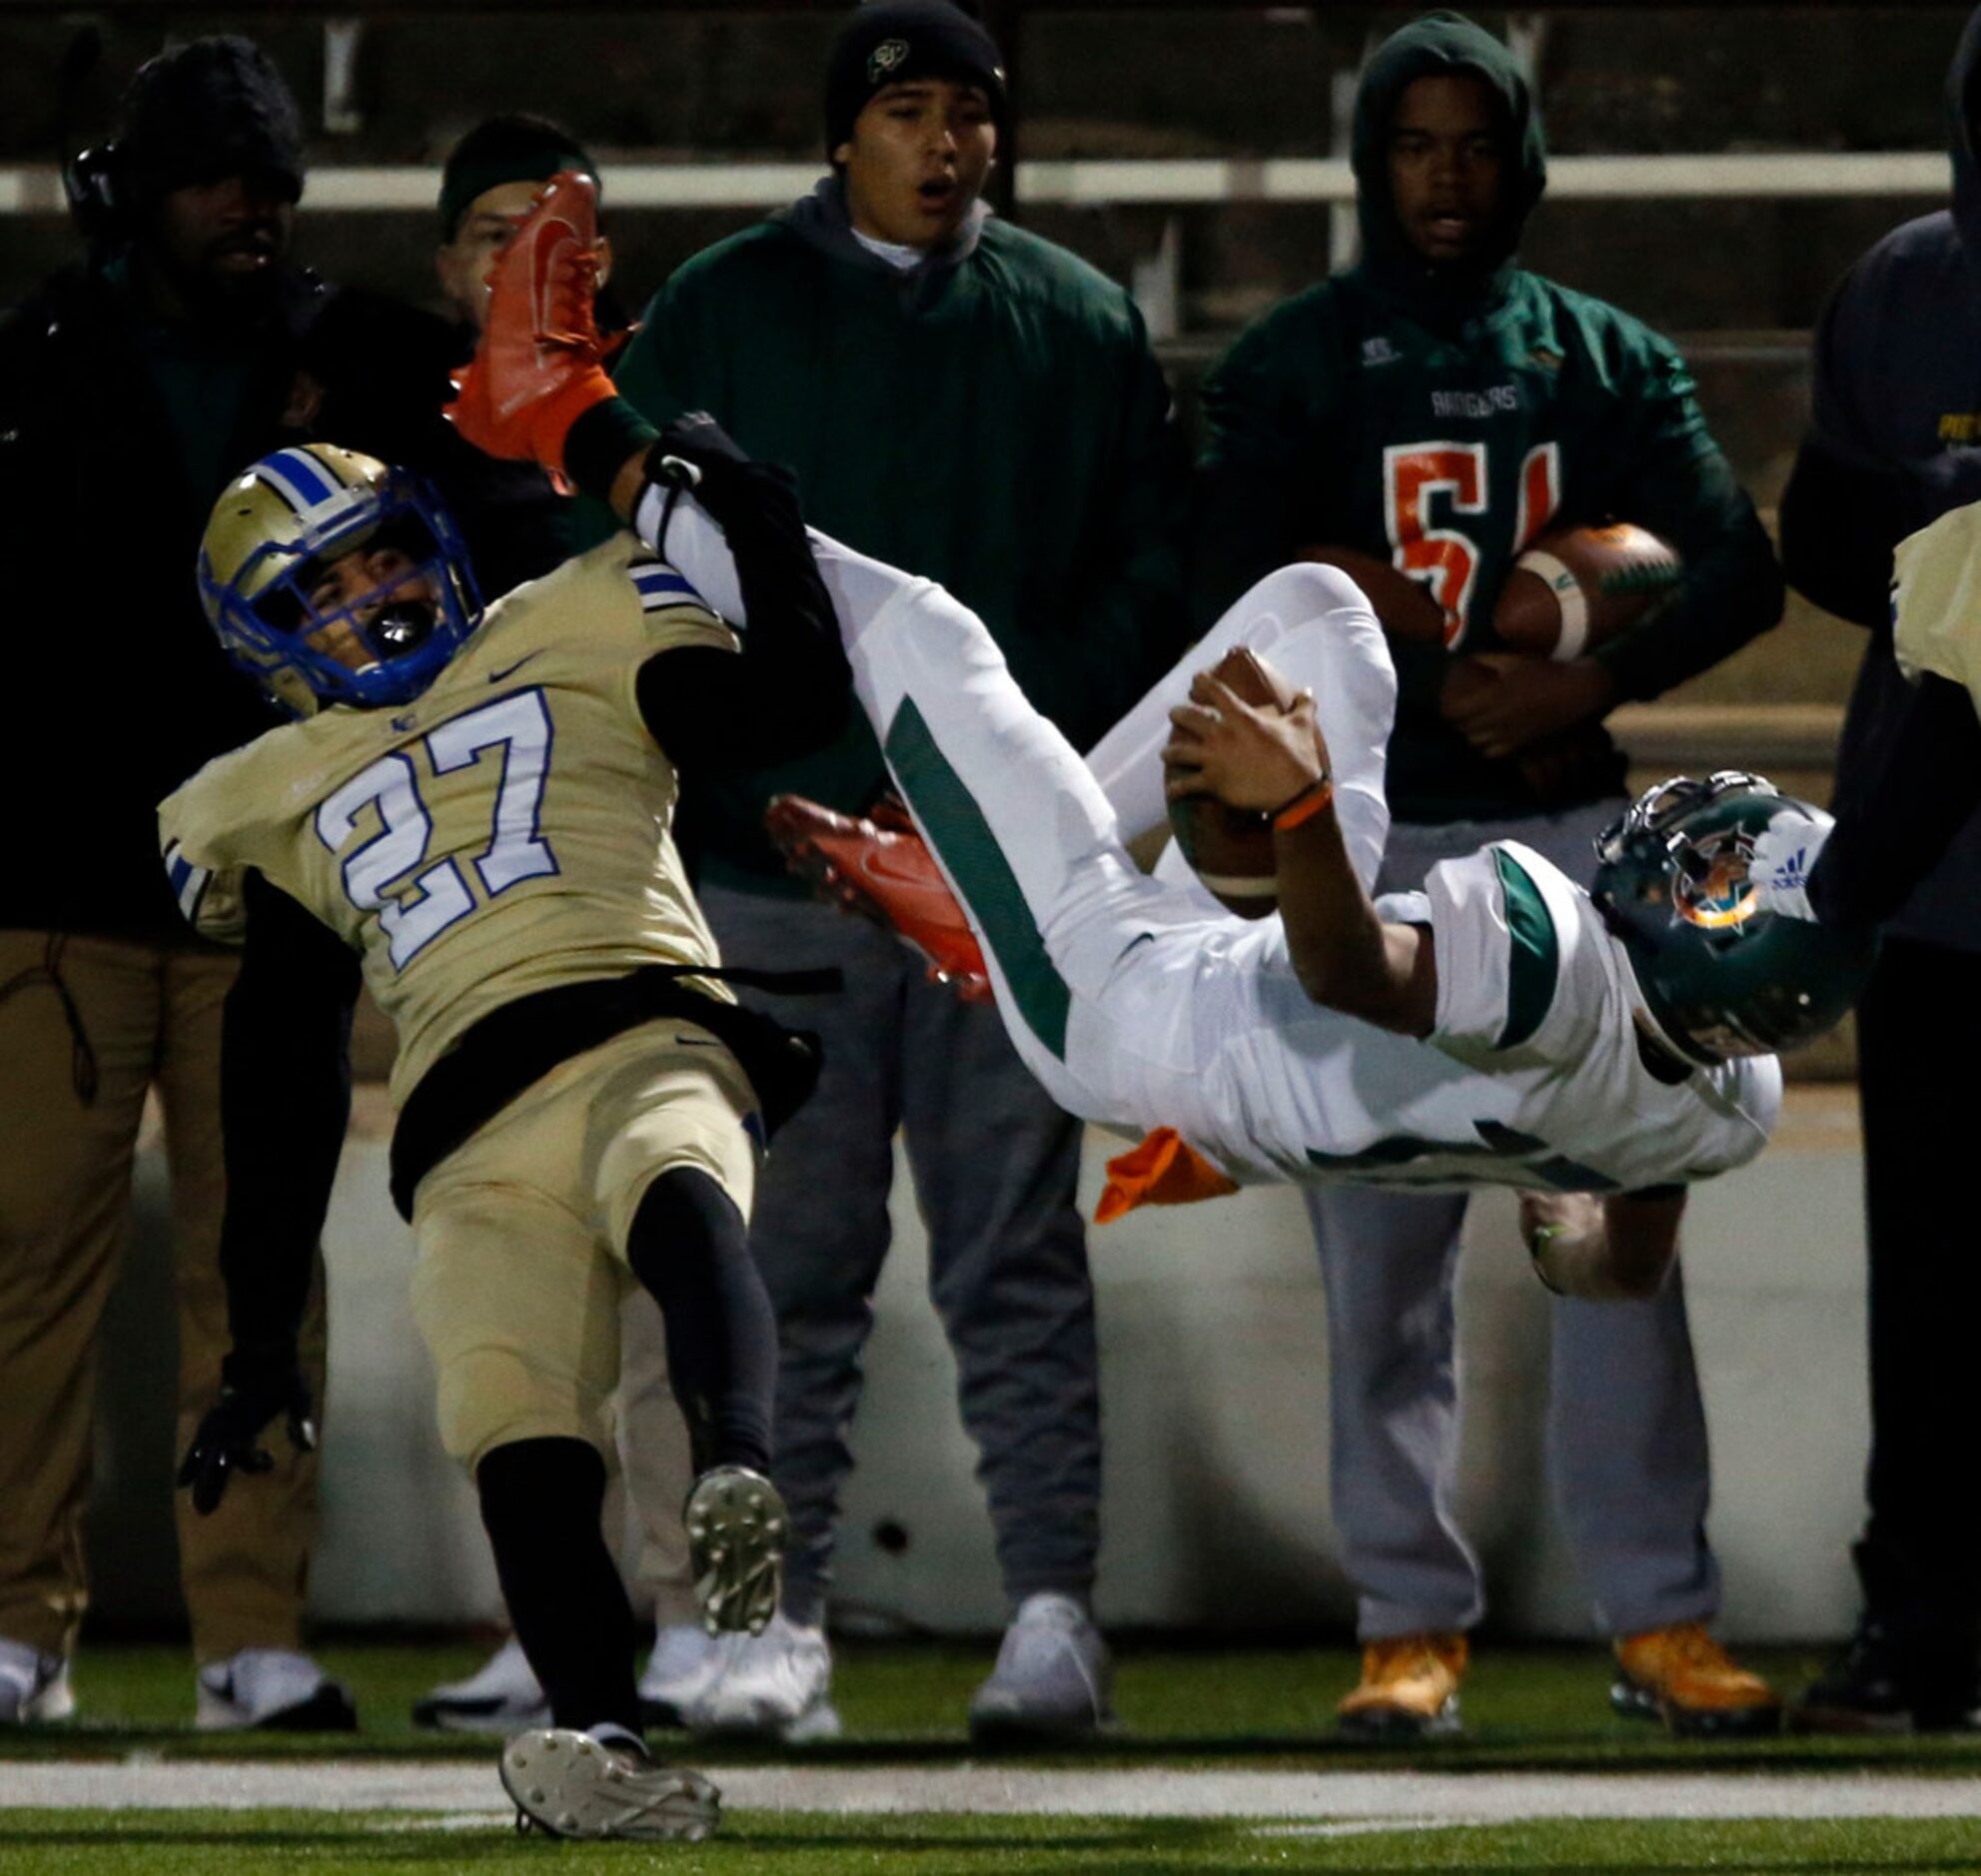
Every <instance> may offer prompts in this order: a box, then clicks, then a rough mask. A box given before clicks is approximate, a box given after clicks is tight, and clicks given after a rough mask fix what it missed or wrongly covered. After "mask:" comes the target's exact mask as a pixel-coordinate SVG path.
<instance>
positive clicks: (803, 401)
mask: <svg viewBox="0 0 1981 1876" xmlns="http://www.w3.org/2000/svg"><path fill="white" fill-rule="evenodd" d="M617 382H618V386H619V390H620V391H621V393H622V394H623V395H624V396H625V397H626V398H627V399H629V400H630V401H631V402H632V403H633V404H634V405H635V406H637V407H638V408H639V409H640V410H641V411H642V412H643V413H644V414H645V415H646V416H647V417H648V418H649V419H651V420H652V421H654V422H656V423H660V422H664V421H665V420H666V419H668V418H670V417H673V416H675V415H677V414H678V413H680V412H682V411H688V410H705V411H708V412H709V413H711V414H712V415H713V416H714V417H715V418H716V419H717V420H718V421H719V422H720V423H721V424H722V425H723V426H724V427H725V428H726V429H727V430H728V431H729V432H730V433H731V435H733V436H734V437H735V439H736V441H737V442H738V443H739V444H741V445H742V447H743V448H744V449H746V450H748V451H749V452H750V453H751V454H752V455H754V456H757V457H761V458H764V459H767V460H769V461H771V462H776V463H781V464H783V465H785V466H786V467H787V468H789V469H794V470H795V471H796V472H797V475H798V479H799V482H800V485H801V488H802V491H803V496H804V503H805V513H806V517H807V518H808V519H809V520H811V521H812V522H813V523H814V524H815V525H816V526H818V527H819V528H820V529H822V530H823V531H824V532H826V533H828V534H831V535H833V536H835V537H836V538H839V539H842V540H844V541H846V542H847V543H848V544H849V545H851V546H854V547H857V548H859V549H860V550H861V551H862V552H864V553H870V554H872V555H874V556H875V557H876V558H878V559H882V560H886V561H888V562H890V563H892V564H894V565H896V566H900V567H904V568H906V569H908V570H909V571H911V572H915V573H920V574H924V575H926V576H928V577H930V578H933V579H937V580H940V581H941V582H942V584H943V585H945V586H947V587H948V588H949V589H950V590H951V591H952V592H954V593H955V594H956V595H957V597H958V598H960V599H962V600H963V601H964V602H965V603H966V604H968V605H969V606H970V607H972V608H973V609H974V610H975V611H976V612H977V613H978V614H980V615H981V616H982V618H983V619H984V621H985V623H986V624H987V625H988V626H989V627H990V629H991V632H992V634H993V635H994V636H995V637H996V639H997V641H998V643H999V644H1000V645H1001V646H1002V648H1003V650H1004V653H1005V656H1006V657H1007V659H1008V660H1009V661H1010V665H1011V669H1012V674H1013V675H1014V676H1015V677H1016V678H1017V680H1018V682H1019V684H1020V685H1021V686H1022V687H1023V688H1024V690H1025V693H1026V695H1027V696H1028V697H1029V698H1030V699H1031V700H1032V702H1033V703H1035V704H1036V705H1037V706H1038V707H1039V708H1040V709H1041V710H1043V711H1044V712H1045V713H1046V714H1047V715H1048V716H1050V717H1051V718H1052V719H1053V720H1054V721H1055V722H1056V723H1057V724H1058V725H1059V726H1060V727H1061V728H1062V729H1063V730H1064V731H1065V732H1066V733H1067V735H1068V737H1069V738H1070V739H1071V740H1072V741H1073V742H1074V743H1075V744H1076V745H1077V746H1078V747H1080V748H1083V749H1084V748H1086V747H1088V746H1089V745H1091V744H1092V743H1093V742H1094V741H1095V740H1096V739H1097V738H1098V737H1099V736H1100V734H1101V733H1102V732H1103V731H1104V730H1105V729H1107V728H1108V727H1109V726H1110V725H1111V724H1112V723H1113V722H1114V720H1115V719H1116V718H1117V717H1118V716H1119V715H1120V714H1121V713H1122V712H1123V710H1125V709H1126V708H1127V706H1128V705H1129V704H1131V703H1132V702H1134V701H1135V699H1136V698H1137V697H1139V696H1140V695H1141V694H1142V692H1143V691H1144V690H1145V689H1146V688H1147V687H1148V685H1149V683H1150V682H1151V681H1152V680H1153V679H1154V678H1155V677H1156V676H1157V675H1159V674H1160V673H1161V672H1162V671H1163V670H1164V669H1166V668H1167V667H1168V665H1169V664H1170V663H1172V662H1173V661H1174V660H1175V658H1176V656H1177V655H1178V653H1179V651H1180V650H1181V648H1182V645H1183V642H1184V630H1185V604H1184V596H1183V578H1182V568H1181V541H1180V535H1181V522H1182V512H1183V504H1184V501H1185V499H1186V495H1187V466H1186V464H1185V462H1184V459H1183V456H1182V453H1181V445H1180V442H1179V441H1178V439H1177V437H1176V434H1175V427H1174V424H1173V423H1172V421H1171V416H1170V401H1169V394H1168V391H1167V389H1166V388H1165V386H1164V383H1163V379H1162V374H1161V372H1160V370H1159V368H1158V367H1157V365H1156V362H1155V359H1154V356H1153V355H1152V354H1151V352H1150V350H1149V344H1148V339H1147V335H1146V333H1145V332H1144V330H1143V325H1142V320H1141V316H1140V315H1139V314H1138V313H1137V311H1136V309H1135V305H1134V302H1133V301H1132V300H1131V299H1130V298H1129V297H1128V295H1127V294H1126V293H1125V292H1123V291H1122V290H1121V289H1120V288H1119V287H1117V286H1115V285H1114V284H1113V283H1112V282H1111V281H1109V280H1107V279H1106V278H1105V277H1104V276H1103V275H1101V274H1099V273H1097V272H1095V271H1094V269H1092V268H1090V267H1088V266H1087V265H1086V264H1085V263H1084V262H1082V261H1080V260H1077V259H1076V258H1075V257H1074V256H1072V255H1070V254H1068V253H1066V252H1065V251H1064V250H1062V249H1060V248H1057V247H1054V246H1053V245H1052V244H1051V243H1049V242H1046V241H1042V240H1041V239H1039V237H1037V236H1036V235H1030V234H1027V233H1025V232H1024V231H1023V230H1022V229H1018V228H1014V227H1011V226H1010V225H1009V224H1007V223H1004V222H1000V221H997V220H995V219H991V218H988V217H986V216H985V215H983V214H982V213H981V212H980V213H979V214H978V215H977V216H976V217H975V218H973V220H972V222H971V224H970V225H969V226H968V227H967V228H966V229H965V231H964V232H963V234H962V236H961V237H960V238H959V240H958V241H957V242H956V244H954V246H952V247H951V248H950V249H948V250H947V251H945V252H939V253H937V254H934V255H931V256H930V257H929V258H928V259H927V260H925V261H924V262H923V263H922V264H921V265H920V266H918V267H916V268H915V269H914V270H912V271H911V272H909V273H907V274H905V275H904V274H902V273H900V272H897V271H896V270H895V269H893V268H891V267H889V266H888V265H887V264H886V263H884V262H882V261H880V260H879V259H877V258H876V257H874V256H873V255H871V254H869V253H868V252H867V251H866V250H865V249H863V248H861V247H860V246H859V245H858V243H857V242H856V241H855V240H854V239H853V237H852V234H851V231H850V229H849V228H848V226H847V223H846V218H845V212H844V209H843V207H842V206H841V199H840V192H839V189H838V185H837V182H836V180H834V179H827V180H826V181H825V182H823V183H821V185H820V187H819V190H818V192H817V193H816V194H815V195H813V196H811V197H808V198H806V199H805V200H803V201H801V202H800V203H799V204H797V205H796V207H794V208H793V209H791V210H787V211H785V212H784V213H782V214H781V215H779V216H778V217H776V218H774V219H772V220H771V221H769V222H765V223H761V224H759V225H758V226H756V227H754V228H751V229H748V230H746V231H744V232H743V233H742V234H739V235H736V236H733V237H731V238H730V239H729V240H726V241H723V242H719V243H718V244H716V246H714V247H713V248H710V249H708V250H707V251H706V252H704V253H702V254H700V255H697V256H696V257H695V258H694V259H692V260H690V261H689V262H687V263H686V264H685V265H684V266H683V267H681V268H680V269H679V270H678V272H676V273H675V274H674V276H673V277H672V279H670V280H669V281H668V282H667V284H666V286H665V287H663V288H662V289H661V291H660V292H659V294H658V295H656V296H655V298H654V301H653V303H652V305H651V306H650V307H649V308H648V309H647V313H646V318H645V321H644V324H643V325H642V327H641V330H640V332H639V334H638V336H637V337H636V338H635V339H634V341H633V343H632V344H631V346H630V347H629V348H628V349H627V352H626V355H625V358H624V360H623V362H622V363H621V365H620V367H619V369H618V373H617ZM883 782H884V770H883V768H882V764H881V759H880V752H879V749H878V747H877V745H876V744H875V742H874V739H873V736H872V733H871V731H870V730H869V729H868V728H867V725H866V722H865V720H864V718H862V717H860V716H859V713H858V711H857V710H853V711H850V712H849V717H848V722H847V724H846V728H845V730H844V732H843V733H842V734H841V736H840V737H839V739H838V740H837V742H836V743H834V744H833V745H831V746H830V747H828V748H827V749H825V750H823V751H821V752H820V753H819V754H817V755H814V756H810V757H807V758H804V759H802V760H799V761H795V762H791V763H787V764H783V765H781V766H779V767H777V768H775V769H772V770H767V771H764V772H760V773H757V774H754V775H750V776H747V777H744V778H741V779H740V780H735V781H732V780H730V779H729V778H727V777H723V778H720V779H710V780H709V781H706V782H702V783H699V784H697V785H696V786H694V787H692V788H690V789H689V790H687V797H688V798H687V800H685V801H684V803H683V809H684V813H685V814H686V816H687V819H688V835H689V838H690V839H691V841H692V842H693V844H694V845H695V847H696V849H697V852H698V855H699V859H700V864H701V868H702V872H703V876H704V877H707V878H712V879H716V880H719V881H723V882H724V883H727V884H730V885H740V886H743V887H745V888H746V889H749V890H755V891H785V890H789V891H796V890H797V888H796V886H795V885H794V884H793V883H792V882H790V881H788V880H787V879H786V877H785V875H784V872H783V868H782V866H781V864H780V863H779V861H778V859H777V857H776V855H775V854H774V852H773V850H772V849H771V848H770V846H769V844H768V842H767V841H765V839H764V837H763V834H762V831H761V816H762V808H763V803H764V802H765V801H766V800H767V799H768V798H769V797H770V796H771V795H772V794H775V793H777V792H779V791H781V790H787V789H788V790H794V791H796V792H798V793H801V794H806V795H810V796H812V797H813V798H815V799H817V800H820V801H824V802H826V803H827V804H828V805H830V806H833V807H837V808H841V809H850V808H858V807H862V806H864V805H866V804H867V803H868V802H870V801H871V800H872V799H873V798H874V796H875V794H876V793H877V792H879V790H880V789H881V787H882V785H883Z"/></svg>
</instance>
